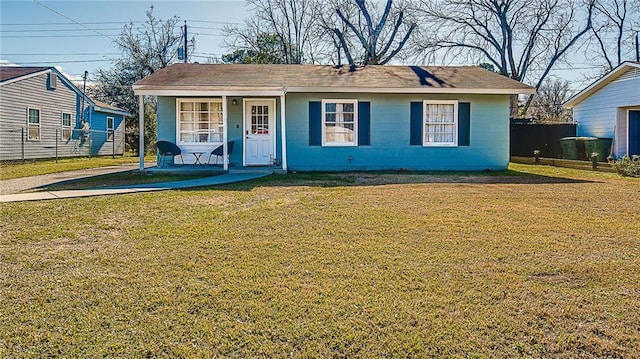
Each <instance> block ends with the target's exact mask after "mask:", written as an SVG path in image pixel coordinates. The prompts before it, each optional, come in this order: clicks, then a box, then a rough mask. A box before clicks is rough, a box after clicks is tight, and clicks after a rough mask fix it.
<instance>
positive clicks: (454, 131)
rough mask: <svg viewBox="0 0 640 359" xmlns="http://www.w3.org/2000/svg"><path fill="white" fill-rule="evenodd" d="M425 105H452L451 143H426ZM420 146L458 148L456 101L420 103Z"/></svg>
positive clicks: (426, 101) (427, 101) (425, 101)
mask: <svg viewBox="0 0 640 359" xmlns="http://www.w3.org/2000/svg"><path fill="white" fill-rule="evenodd" d="M427 105H453V143H452V142H427V132H426V127H427ZM422 146H424V147H458V100H424V101H423V103H422Z"/></svg>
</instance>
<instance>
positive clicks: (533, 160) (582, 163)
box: [510, 156, 616, 173]
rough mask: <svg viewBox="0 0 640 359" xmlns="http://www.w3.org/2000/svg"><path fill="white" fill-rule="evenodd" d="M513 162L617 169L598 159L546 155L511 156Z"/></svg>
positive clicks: (602, 170)
mask: <svg viewBox="0 0 640 359" xmlns="http://www.w3.org/2000/svg"><path fill="white" fill-rule="evenodd" d="M510 161H511V162H514V163H524V164H530V165H533V164H538V165H547V166H555V167H566V168H576V169H581V170H592V171H600V172H613V173H615V172H616V170H615V168H613V167H612V166H611V165H610V164H608V163H605V162H597V161H574V160H564V159H558V158H544V157H538V158H536V157H518V156H511V158H510Z"/></svg>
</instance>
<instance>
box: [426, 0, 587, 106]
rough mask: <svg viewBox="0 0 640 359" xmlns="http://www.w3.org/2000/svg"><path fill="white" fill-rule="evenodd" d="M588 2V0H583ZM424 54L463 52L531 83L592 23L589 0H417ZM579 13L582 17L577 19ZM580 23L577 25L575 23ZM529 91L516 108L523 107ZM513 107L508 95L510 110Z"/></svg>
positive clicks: (543, 75)
mask: <svg viewBox="0 0 640 359" xmlns="http://www.w3.org/2000/svg"><path fill="white" fill-rule="evenodd" d="M589 1H592V0H589ZM420 4H421V6H419V7H418V8H417V9H416V10H417V11H418V12H420V13H422V14H423V15H424V19H423V22H424V23H425V25H428V26H427V27H425V32H424V33H423V39H421V41H420V42H419V43H418V44H417V45H418V47H419V48H420V49H421V50H423V51H426V54H427V55H434V54H435V53H436V52H444V56H445V57H451V56H467V57H471V58H473V60H474V62H487V61H488V62H489V63H491V64H492V65H494V66H495V68H496V70H497V72H499V73H501V74H503V75H505V76H509V77H511V78H513V79H515V80H518V81H532V82H533V83H534V84H535V87H536V88H539V87H540V85H541V84H542V83H543V82H544V80H545V79H546V77H547V75H548V74H549V72H550V71H551V70H552V69H553V67H554V65H556V63H557V62H558V61H560V60H562V59H563V57H564V56H565V55H566V54H567V51H568V50H569V49H570V48H571V47H572V46H574V45H575V44H576V43H577V42H578V40H579V39H580V38H582V37H583V36H585V34H587V33H588V32H589V31H590V30H591V27H592V23H591V18H592V12H593V3H591V2H590V3H589V4H588V6H587V7H586V14H579V13H578V6H577V5H576V3H575V2H574V1H572V0H435V1H434V0H420ZM581 18H583V19H584V20H580V19H581ZM579 22H582V24H581V25H579V24H578V23H579ZM532 99H533V95H531V96H530V97H529V99H528V100H527V104H526V105H525V106H524V108H523V109H522V113H526V112H527V108H528V107H529V105H530V103H531V100H532ZM517 112H518V108H517V98H515V96H514V99H512V108H511V114H512V115H516V114H517Z"/></svg>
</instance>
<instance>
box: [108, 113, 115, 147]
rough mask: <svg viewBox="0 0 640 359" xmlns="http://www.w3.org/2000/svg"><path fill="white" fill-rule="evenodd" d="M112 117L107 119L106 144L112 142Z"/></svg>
mask: <svg viewBox="0 0 640 359" xmlns="http://www.w3.org/2000/svg"><path fill="white" fill-rule="evenodd" d="M113 126H114V124H113V117H107V142H112V141H113V133H114V132H113V130H114V128H113Z"/></svg>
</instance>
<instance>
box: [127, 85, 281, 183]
mask: <svg viewBox="0 0 640 359" xmlns="http://www.w3.org/2000/svg"><path fill="white" fill-rule="evenodd" d="M134 91H135V93H136V95H137V96H138V101H139V112H140V116H139V129H140V132H139V135H140V137H139V138H140V143H139V146H140V148H145V146H147V145H155V144H145V143H144V112H143V110H144V96H150V95H151V96H157V101H158V106H157V111H156V114H157V121H158V123H157V140H158V141H166V142H169V143H172V144H174V145H176V146H177V148H179V151H178V152H180V154H179V155H177V156H172V155H169V156H161V155H160V154H159V155H158V162H157V167H155V169H154V171H169V172H176V173H181V172H185V173H197V172H211V173H216V172H227V171H230V170H233V171H251V170H266V171H272V172H273V171H277V172H282V171H284V172H286V171H287V153H286V127H285V124H286V114H285V107H286V102H285V101H286V100H285V92H284V91H283V90H282V89H278V90H268V91H265V90H260V91H255V90H254V91H251V90H244V91H202V90H180V91H178V90H167V89H163V90H159V89H141V88H139V89H136V88H135V87H134ZM140 170H145V169H144V162H143V153H142V152H141V155H140ZM146 171H149V168H147V169H146Z"/></svg>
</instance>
